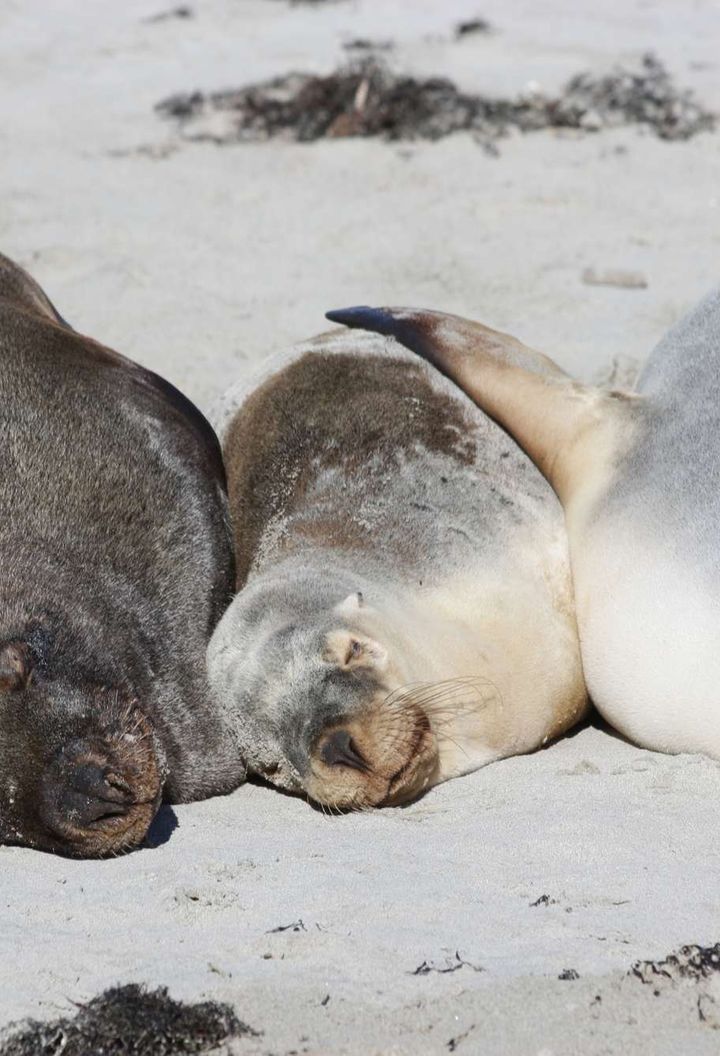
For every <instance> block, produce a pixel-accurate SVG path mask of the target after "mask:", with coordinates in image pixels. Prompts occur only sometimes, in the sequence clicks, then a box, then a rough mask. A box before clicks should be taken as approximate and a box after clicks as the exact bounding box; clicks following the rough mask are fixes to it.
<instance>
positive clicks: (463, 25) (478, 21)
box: [455, 18, 492, 38]
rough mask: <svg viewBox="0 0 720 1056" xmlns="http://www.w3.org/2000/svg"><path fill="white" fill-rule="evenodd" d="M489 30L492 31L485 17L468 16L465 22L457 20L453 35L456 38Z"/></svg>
mask: <svg viewBox="0 0 720 1056" xmlns="http://www.w3.org/2000/svg"><path fill="white" fill-rule="evenodd" d="M490 32H492V26H491V25H490V23H489V22H488V21H487V19H485V18H469V19H468V20H467V22H458V24H457V25H456V26H455V36H456V37H458V38H460V37H469V36H472V35H473V34H475V33H490Z"/></svg>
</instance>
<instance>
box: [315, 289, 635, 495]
mask: <svg viewBox="0 0 720 1056" xmlns="http://www.w3.org/2000/svg"><path fill="white" fill-rule="evenodd" d="M327 318H328V319H330V320H331V321H332V322H337V323H342V324H344V325H345V326H349V327H353V328H360V329H363V330H372V331H375V332H376V333H381V334H385V335H387V336H392V337H395V338H396V339H397V340H398V341H400V342H401V344H403V345H405V346H406V348H409V349H410V350H411V351H412V352H416V353H417V354H418V355H420V356H422V357H423V358H424V359H426V360H427V361H428V362H429V363H432V364H433V366H435V367H437V369H438V370H440V371H441V372H442V373H443V374H445V375H447V377H449V378H450V379H451V380H452V381H454V382H455V383H456V384H457V385H458V386H459V387H460V388H461V389H463V390H464V391H465V392H466V393H467V394H468V396H470V397H471V399H473V400H474V401H475V403H477V405H478V406H479V407H480V408H482V410H484V411H485V412H486V413H487V414H488V415H490V417H491V418H494V419H495V420H496V421H497V422H499V424H500V425H502V426H503V428H504V429H507V431H508V432H509V433H510V434H511V435H512V436H514V437H515V439H516V440H517V442H518V443H519V444H520V446H521V447H522V448H523V449H524V450H525V451H526V452H527V453H528V455H529V456H530V458H532V459H533V461H534V462H535V463H536V464H537V466H538V467H539V469H540V470H541V472H542V473H544V474H545V476H546V477H547V478H548V480H549V481H550V483H551V484H552V486H553V487H554V488H555V490H556V491H557V492H558V494H560V496H561V498H564V497H566V496H567V494H568V492H571V491H572V490H573V487H574V485H575V483H576V482H578V483H579V481H580V479H581V477H582V464H583V462H584V459H583V458H580V459H577V458H576V457H575V456H576V455H577V452H578V444H579V441H580V440H582V447H583V448H584V447H585V445H586V442H587V440H588V439H589V438H591V437H592V435H593V434H594V432H595V430H596V427H603V426H605V425H606V424H607V423H608V422H610V424H611V427H612V418H613V415H614V413H615V407H616V405H617V403H618V401H617V400H616V399H615V398H614V397H616V396H617V395H618V394H612V393H607V392H605V391H604V390H602V389H597V388H594V387H593V386H589V385H582V384H580V383H579V382H576V381H574V380H573V379H572V378H570V377H569V376H568V375H567V374H565V372H564V371H562V370H561V369H560V367H558V366H557V364H555V363H553V361H552V360H551V359H549V358H548V357H547V356H544V355H543V354H542V353H540V352H536V351H535V350H534V349H531V348H528V347H527V346H526V345H523V344H522V343H521V342H520V341H518V340H516V339H515V338H514V337H511V336H510V335H508V334H503V333H501V332H500V331H497V330H491V329H490V328H489V327H486V326H483V325H482V324H481V323H476V322H471V321H470V320H467V319H461V318H460V317H458V316H454V315H445V314H443V313H441V312H431V311H422V310H416V309H411V308H369V307H356V308H345V309H341V310H339V311H332V312H328V313H327Z"/></svg>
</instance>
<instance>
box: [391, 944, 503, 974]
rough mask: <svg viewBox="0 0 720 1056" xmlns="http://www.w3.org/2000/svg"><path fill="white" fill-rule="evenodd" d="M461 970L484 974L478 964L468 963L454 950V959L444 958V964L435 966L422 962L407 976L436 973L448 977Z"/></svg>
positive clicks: (432, 963) (428, 962) (429, 962)
mask: <svg viewBox="0 0 720 1056" xmlns="http://www.w3.org/2000/svg"><path fill="white" fill-rule="evenodd" d="M461 968H472V970H473V971H474V972H484V971H485V969H484V968H483V967H481V965H479V964H471V963H470V961H466V960H464V959H463V958H462V957H461V956H460V953H459V951H458V950H455V956H454V957H446V959H445V963H444V964H435V963H434V962H433V961H423V962H422V964H419V965H418V966H417V968H414V969H413V971H412V972H409V973H408V974H409V975H430V973H431V972H437V974H438V975H450V974H451V973H452V972H458V971H460V969H461Z"/></svg>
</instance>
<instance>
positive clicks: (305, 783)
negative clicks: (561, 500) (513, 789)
mask: <svg viewBox="0 0 720 1056" xmlns="http://www.w3.org/2000/svg"><path fill="white" fill-rule="evenodd" d="M216 422H217V423H218V425H219V428H220V430H221V433H222V436H221V439H222V441H223V452H224V456H225V461H226V466H227V471H228V485H229V492H230V500H231V513H232V516H233V520H234V529H235V542H236V553H237V562H238V587H239V588H240V589H239V593H238V595H237V597H236V599H235V601H234V602H233V604H232V605H231V606H230V609H229V610H228V611H227V613H226V614H225V616H224V617H223V619H222V620H221V622H220V624H219V625H218V628H217V630H216V632H215V634H214V636H213V639H212V641H211V644H210V648H209V652H208V661H209V671H210V677H211V682H212V685H213V689H214V693H215V696H216V699H217V700H218V702H219V703H220V705H221V706H222V707H223V708H224V709H225V711H226V714H227V717H228V721H232V722H233V723H234V724H235V729H236V735H237V743H238V748H239V750H240V751H241V753H242V754H243V755H244V756H245V757H246V759H247V761H248V765H249V767H250V768H251V770H253V771H255V772H256V773H259V774H262V775H264V776H265V777H267V778H268V779H269V780H270V781H272V782H274V783H275V784H277V785H279V786H281V787H284V788H287V789H289V790H292V791H296V792H301V793H304V794H306V795H307V796H309V797H310V798H311V799H313V800H314V801H316V802H318V803H320V804H323V805H325V806H326V807H329V808H336V807H342V808H348V807H349V808H357V809H364V808H367V807H370V806H379V805H384V804H394V803H400V802H404V801H406V800H408V799H411V798H413V797H415V796H417V795H418V794H419V793H420V792H422V791H423V790H424V789H426V788H428V787H430V786H431V785H433V784H435V783H437V782H438V781H442V780H445V779H446V778H448V777H452V776H456V775H458V774H462V773H466V772H468V771H470V770H473V769H476V768H477V767H479V766H483V765H485V764H486V763H489V762H492V761H493V760H496V759H500V758H502V757H504V756H507V755H513V754H516V753H518V752H526V751H531V750H532V749H534V748H537V747H538V746H540V745H541V744H543V743H544V742H546V741H547V740H548V739H550V738H551V737H553V736H556V735H557V734H559V733H561V732H563V731H564V730H566V729H568V728H569V727H570V726H572V725H573V723H574V722H576V721H577V720H578V719H579V718H580V717H581V715H582V714H583V713H584V710H585V706H586V700H585V691H584V685H583V681H582V675H581V670H580V663H579V650H578V642H577V632H576V626H575V615H574V606H573V601H572V590H571V584H570V577H569V565H568V555H567V548H566V539H565V534H564V529H563V524H562V516H561V511H560V507H559V504H558V503H557V500H556V499H555V497H554V496H553V494H552V492H551V490H550V489H549V488H548V487H547V485H546V484H545V483H544V482H543V481H542V479H541V478H540V476H539V474H538V473H537V471H536V470H534V468H533V467H532V466H531V465H530V463H529V462H528V460H527V459H526V457H525V456H524V455H523V454H522V453H521V452H520V451H519V449H518V448H517V447H516V446H515V445H514V444H513V443H512V442H510V441H509V440H508V438H507V436H506V435H505V434H504V433H503V432H502V431H501V430H500V429H498V428H497V426H495V425H494V424H493V423H492V422H490V421H489V420H488V419H487V418H486V417H485V416H484V415H482V414H480V413H479V412H478V411H477V410H476V409H475V408H474V407H473V406H472V404H471V403H470V402H469V401H468V400H467V399H466V398H465V397H464V396H463V395H462V394H461V393H460V392H459V391H458V390H457V389H455V388H454V386H452V385H450V384H449V383H448V382H446V381H445V380H444V379H442V378H441V377H440V376H439V375H438V374H437V373H435V372H434V371H432V370H430V369H429V368H428V367H426V366H424V365H422V364H419V363H418V362H417V361H415V360H413V358H412V357H410V356H409V355H408V354H407V353H406V352H404V351H403V350H402V349H401V348H400V347H399V346H398V345H397V344H395V343H394V342H392V341H390V342H386V341H383V340H380V339H377V338H372V337H370V336H361V337H358V336H346V335H344V334H343V333H342V332H337V331H336V332H334V333H332V334H328V335H323V336H322V337H320V338H317V339H315V340H314V341H312V342H308V343H307V344H305V345H302V346H299V347H298V348H295V349H293V350H292V351H291V352H290V353H289V354H288V355H287V356H286V357H285V358H284V359H283V360H280V361H278V360H276V361H274V362H273V363H272V364H271V366H270V368H269V370H268V371H267V372H266V374H265V376H264V378H263V379H261V380H260V381H259V383H256V384H254V385H253V384H247V385H245V386H243V387H242V388H240V389H236V390H234V391H231V393H230V394H229V395H228V396H227V397H226V398H225V399H224V401H223V403H222V404H221V406H220V407H219V409H218V412H217V416H216Z"/></svg>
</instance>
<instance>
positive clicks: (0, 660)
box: [0, 642, 32, 692]
mask: <svg viewBox="0 0 720 1056" xmlns="http://www.w3.org/2000/svg"><path fill="white" fill-rule="evenodd" d="M31 675H32V665H31V663H30V650H29V649H28V647H27V645H26V644H25V642H6V644H5V645H3V646H0V692H11V691H12V690H14V689H24V688H25V686H26V685H27V684H28V682H29V681H30V676H31Z"/></svg>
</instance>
